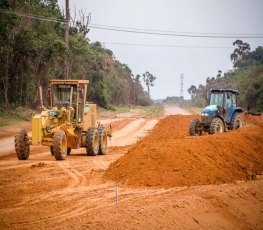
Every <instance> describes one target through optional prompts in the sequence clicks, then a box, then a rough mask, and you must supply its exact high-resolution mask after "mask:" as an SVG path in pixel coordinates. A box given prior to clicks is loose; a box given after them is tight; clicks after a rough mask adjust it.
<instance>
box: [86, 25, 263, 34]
mask: <svg viewBox="0 0 263 230" xmlns="http://www.w3.org/2000/svg"><path fill="white" fill-rule="evenodd" d="M90 25H91V26H99V27H109V28H113V29H126V30H139V31H149V32H159V33H176V34H177V33H178V34H180V33H181V34H190V35H191V34H192V35H193V34H194V35H202V34H207V35H224V36H229V35H232V36H263V34H253V33H242V34H240V33H205V32H202V33H196V32H185V31H174V30H155V29H146V28H134V27H121V26H111V25H103V24H94V23H90Z"/></svg>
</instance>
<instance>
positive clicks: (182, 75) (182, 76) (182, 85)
mask: <svg viewBox="0 0 263 230" xmlns="http://www.w3.org/2000/svg"><path fill="white" fill-rule="evenodd" d="M181 97H182V98H183V97H184V74H181Z"/></svg>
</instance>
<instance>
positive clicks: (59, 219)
mask: <svg viewBox="0 0 263 230" xmlns="http://www.w3.org/2000/svg"><path fill="white" fill-rule="evenodd" d="M169 111H170V112H169ZM171 111H172V109H168V113H169V114H170V113H171ZM185 112H186V111H181V112H179V113H185ZM176 113H178V110H177V112H176ZM190 118H191V116H182V117H180V122H176V121H175V122H173V123H174V124H173V126H171V129H169V128H166V129H165V131H162V132H166V134H165V135H164V134H163V133H161V132H160V131H158V130H156V128H158V127H157V126H158V125H156V123H157V121H158V120H157V119H145V118H139V119H132V118H129V119H128V120H121V121H118V122H114V123H113V134H114V135H115V137H114V138H112V140H111V146H112V147H110V148H109V151H108V154H107V155H105V156H96V157H88V156H86V154H85V149H78V150H73V152H72V155H71V156H69V157H67V159H66V161H60V162H59V161H55V160H54V157H53V156H51V154H50V153H49V149H48V148H47V147H34V148H31V155H30V158H29V160H27V161H18V160H17V159H16V156H15V153H14V151H11V154H10V153H8V152H6V151H3V155H2V156H1V157H0V228H1V229H49V228H53V229H203V228H205V229H262V228H263V198H262V197H263V189H262V187H263V178H262V176H261V175H257V176H256V178H257V179H256V180H249V181H245V180H237V181H234V182H231V183H223V184H222V183H220V184H214V183H211V184H207V185H195V186H191V185H181V186H162V184H160V185H158V186H157V187H156V186H151V184H149V185H147V184H146V185H142V186H136V185H133V186H127V185H125V183H122V182H120V183H119V184H117V183H116V181H113V180H110V179H109V178H108V177H106V176H105V172H106V171H107V172H108V168H109V166H110V165H111V164H112V163H113V162H116V161H117V160H118V159H119V160H121V159H124V158H122V157H123V156H126V155H127V153H128V154H129V155H132V156H133V152H135V151H137V150H138V151H137V152H138V153H139V151H140V150H141V149H143V148H145V150H143V151H146V149H150V148H152V154H151V155H150V156H151V158H148V157H149V156H147V155H145V153H147V152H145V153H143V154H142V155H141V157H140V156H139V158H140V160H139V164H136V165H135V167H134V170H133V171H132V172H131V174H134V175H139V174H140V173H141V171H140V170H143V169H144V167H148V166H147V162H150V160H151V161H152V160H154V158H156V157H157V158H156V160H157V162H158V152H156V151H157V149H155V150H154V148H155V147H156V145H154V143H156V142H158V145H162V144H165V143H167V144H166V147H168V146H169V145H171V143H176V142H177V141H178V138H179V139H180V138H181V140H183V139H187V138H186V137H185V135H186V134H185V127H183V126H184V125H183V124H184V122H188V120H189V119H190ZM169 119H171V118H169ZM257 122H258V121H257ZM255 124H256V125H255V126H253V127H255V128H253V127H252V128H253V129H256V130H255V131H254V132H255V133H254V135H255V138H257V137H258V136H257V134H256V132H259V133H260V132H262V131H261V128H260V127H261V126H260V125H259V126H258V125H257V123H255ZM259 124H262V121H259ZM152 127H155V128H154V130H156V131H153V132H152V131H150V133H152V135H157V133H158V132H159V135H160V136H165V138H167V137H166V136H167V135H168V133H169V132H170V133H172V132H174V133H177V134H174V136H172V137H171V138H169V139H166V141H165V142H163V140H161V139H160V140H159V141H158V140H157V141H156V140H154V139H152V141H153V142H152V143H153V144H152V146H150V147H149V146H148V144H150V142H149V141H147V140H144V139H142V138H140V141H139V143H138V144H135V145H132V146H127V144H130V143H133V142H135V141H136V140H137V139H138V137H141V135H146V134H147V133H148V132H149V131H147V129H148V128H149V129H150V128H152ZM249 130H250V129H249ZM249 130H248V131H249ZM249 132H250V131H249ZM249 132H248V133H249ZM261 137H262V136H261ZM261 137H260V136H259V137H258V139H257V143H258V142H259V143H260V142H262V138H261ZM151 138H152V137H151ZM204 138H207V137H204ZM247 138H249V139H250V141H252V142H253V138H252V137H249V136H248V137H247ZM199 139H200V138H199ZM0 140H1V141H3V139H0ZM145 141H146V142H145ZM170 141H172V142H170ZM188 141H190V140H188ZM201 141H202V140H199V142H201ZM210 141H211V140H209V139H207V140H206V142H210ZM193 142H195V140H193ZM222 142H223V141H222ZM2 143H3V142H2ZM253 143H255V142H253ZM12 144H13V143H12ZM247 145H249V142H248V143H247ZM257 146H261V145H259V144H258V145H257ZM248 147H249V146H248ZM172 148H174V147H172ZM187 148H188V147H187ZM233 148H235V147H233ZM257 148H261V147H257ZM132 149H134V151H131V150H132ZM136 149H137V150H136ZM174 151H176V148H175V149H174ZM187 151H190V152H189V155H188V159H187V158H186V159H185V161H188V160H190V158H189V157H190V156H191V151H192V150H191V146H190V147H189V150H187ZM253 151H255V154H254V155H253V157H256V156H257V155H256V153H257V150H256V149H255V150H253ZM226 152H227V151H226ZM156 154H157V155H156ZM160 154H161V155H160V156H163V158H162V159H164V160H165V159H166V158H165V154H168V155H169V154H170V153H165V152H163V153H160ZM215 154H218V153H215ZM168 155H167V156H168ZM181 155H182V159H183V158H184V155H183V152H182V153H181ZM220 156H221V158H222V159H221V158H217V159H215V161H218V164H221V161H220V159H221V160H224V162H225V164H226V165H225V166H224V167H226V166H227V165H228V164H227V162H230V163H233V164H236V163H237V162H238V160H239V159H238V157H237V158H235V159H236V160H235V162H232V161H230V160H231V155H228V158H226V155H222V154H221V153H220ZM191 157H192V156H191ZM193 157H195V158H196V157H198V156H193ZM205 157H206V156H205V155H200V161H202V162H203V163H204V164H205V165H209V164H210V163H209V161H207V158H205ZM182 159H181V160H182ZM191 159H192V158H191ZM166 160H167V161H166ZM166 160H165V161H162V162H163V163H159V168H158V170H159V171H158V170H157V172H158V173H161V172H162V171H163V170H164V169H165V167H170V165H171V164H173V162H172V161H169V158H167V159H166ZM256 161H257V162H258V163H259V164H260V165H261V164H262V162H261V161H262V160H261V158H259V159H258V158H257V159H256ZM127 163H128V164H127V168H128V169H130V168H131V167H133V164H134V162H132V161H130V164H129V162H127ZM140 164H141V165H140ZM189 164H190V165H191V161H189ZM112 165H114V164H112ZM192 165H193V166H194V164H192ZM229 165H230V164H229ZM115 166H116V165H115ZM241 166H242V165H241ZM116 167H117V166H116ZM119 167H120V168H122V169H121V170H120V174H119V176H120V177H121V176H122V174H121V172H122V170H123V166H122V164H120V166H119ZM138 167H139V168H138ZM189 167H190V166H189ZM242 167H246V165H243V166H242ZM174 169H175V171H173V174H171V177H174V176H173V175H174V173H177V171H176V170H178V169H179V170H180V168H175V167H173V170H174ZM188 169H189V170H190V171H188V173H187V172H186V174H185V176H186V177H185V178H186V179H187V175H192V174H193V175H194V170H198V168H196V169H194V168H192V169H191V168H188ZM160 170H161V171H160ZM151 171H152V172H153V173H152V174H148V175H147V176H148V177H156V178H157V179H158V178H159V176H160V175H155V174H154V172H155V170H154V169H151V168H147V171H146V172H147V173H150V172H151ZM164 172H165V171H164ZM207 174H209V173H207ZM258 174H259V173H258ZM123 176H124V177H125V175H124V174H123ZM145 176H146V174H144V175H143V174H142V176H141V181H144V180H147V177H145ZM120 181H121V180H120ZM116 189H117V190H118V206H117V205H116Z"/></svg>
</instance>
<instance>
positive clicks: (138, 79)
mask: <svg viewBox="0 0 263 230" xmlns="http://www.w3.org/2000/svg"><path fill="white" fill-rule="evenodd" d="M140 78H141V76H140V75H139V74H137V75H136V77H135V81H137V82H139V81H140Z"/></svg>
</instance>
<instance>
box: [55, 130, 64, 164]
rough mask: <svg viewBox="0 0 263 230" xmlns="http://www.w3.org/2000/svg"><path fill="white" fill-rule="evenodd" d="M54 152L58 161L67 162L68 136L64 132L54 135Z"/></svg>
mask: <svg viewBox="0 0 263 230" xmlns="http://www.w3.org/2000/svg"><path fill="white" fill-rule="evenodd" d="M53 152H54V156H55V158H56V160H65V159H66V157H67V136H66V134H65V132H64V131H63V130H57V131H56V132H55V133H54V140H53Z"/></svg>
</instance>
